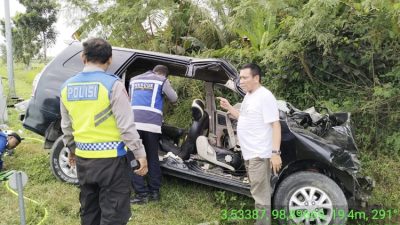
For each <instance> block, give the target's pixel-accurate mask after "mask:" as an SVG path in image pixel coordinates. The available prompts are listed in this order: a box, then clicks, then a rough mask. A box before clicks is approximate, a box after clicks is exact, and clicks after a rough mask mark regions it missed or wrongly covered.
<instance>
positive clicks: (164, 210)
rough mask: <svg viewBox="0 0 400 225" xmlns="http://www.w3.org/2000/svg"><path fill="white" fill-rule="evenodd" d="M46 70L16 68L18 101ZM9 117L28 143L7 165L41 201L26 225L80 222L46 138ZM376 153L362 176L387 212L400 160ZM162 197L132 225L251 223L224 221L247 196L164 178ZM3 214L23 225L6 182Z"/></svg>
mask: <svg viewBox="0 0 400 225" xmlns="http://www.w3.org/2000/svg"><path fill="white" fill-rule="evenodd" d="M42 67H43V65H42V64H33V66H32V69H31V70H29V71H25V70H24V67H23V66H21V65H19V64H17V65H16V66H15V84H16V92H17V96H18V97H22V98H29V96H30V95H31V92H32V80H33V78H34V76H35V75H36V74H37V73H38V72H39V71H40V70H41V68H42ZM0 75H1V76H2V77H6V76H7V73H6V70H5V65H3V64H0ZM7 85H8V83H7V80H3V86H4V88H5V93H7V91H8V87H7ZM8 113H9V122H8V126H9V127H10V129H12V130H16V131H18V130H21V131H22V132H23V136H24V137H26V138H27V139H26V140H25V141H24V142H23V143H22V144H21V145H20V146H18V148H17V151H16V152H15V154H14V155H12V156H5V157H3V160H4V161H5V167H6V168H7V169H13V170H21V171H24V172H26V173H27V174H28V176H29V182H28V184H27V186H26V187H25V189H24V195H25V196H27V197H29V198H32V199H34V200H36V201H38V202H39V203H40V205H35V204H33V203H31V202H29V201H27V200H25V206H26V213H27V224H31V225H36V224H38V223H39V222H40V221H42V220H43V218H44V216H45V209H46V210H47V212H48V214H47V218H46V219H45V221H44V222H43V223H42V224H41V225H70V224H71V225H72V224H79V213H78V211H79V202H78V192H79V190H78V188H77V187H76V186H73V185H68V184H65V183H62V182H59V181H58V180H56V179H55V177H54V176H53V175H52V173H51V170H50V165H49V159H48V158H49V153H48V151H46V150H43V147H42V143H40V140H42V137H41V136H38V135H36V134H34V133H32V132H29V131H28V130H25V129H23V128H22V125H21V122H20V121H18V115H17V113H16V111H15V109H12V108H11V109H9V110H8ZM28 138H29V139H28ZM375 155H376V154H367V153H365V152H362V157H361V159H362V162H363V168H364V170H363V173H364V174H365V175H369V176H371V177H373V178H374V179H375V180H376V182H377V183H376V184H377V186H376V188H375V190H374V192H373V196H372V198H371V200H370V203H371V204H379V205H382V206H383V207H385V209H400V189H399V184H400V177H399V174H400V167H399V165H400V164H399V159H398V158H396V157H391V156H381V155H379V157H376V156H375ZM161 194H162V201H161V202H160V203H151V204H148V205H145V206H133V207H132V211H133V214H134V216H133V219H132V220H131V221H130V222H129V224H130V225H133V224H138V225H155V224H163V225H164V224H165V225H168V224H171V225H179V224H182V225H186V224H199V223H207V222H212V223H210V224H216V223H219V224H236V225H242V224H243V225H244V224H252V222H253V221H245V220H242V221H231V222H227V221H221V220H220V217H221V211H222V210H223V209H241V208H243V209H252V204H253V203H252V199H250V198H248V197H245V196H241V195H237V194H233V193H230V192H223V191H221V190H218V189H215V188H210V187H207V186H203V185H198V184H195V183H191V182H187V181H183V180H180V179H175V178H171V177H164V178H163V187H162V190H161ZM0 212H1V213H0V225H14V224H19V217H18V215H19V214H18V212H19V211H18V202H17V198H16V196H14V195H13V194H11V193H10V192H9V191H8V190H7V189H6V187H5V186H4V183H1V184H0ZM215 222H216V223H215Z"/></svg>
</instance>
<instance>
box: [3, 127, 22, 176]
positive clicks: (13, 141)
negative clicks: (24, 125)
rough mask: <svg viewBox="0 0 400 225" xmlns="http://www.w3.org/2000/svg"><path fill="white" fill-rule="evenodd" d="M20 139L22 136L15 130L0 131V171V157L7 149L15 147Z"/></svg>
mask: <svg viewBox="0 0 400 225" xmlns="http://www.w3.org/2000/svg"><path fill="white" fill-rule="evenodd" d="M21 141H22V138H21V137H20V136H19V135H18V134H17V133H15V132H11V133H9V134H6V133H4V132H2V131H0V171H1V170H2V169H3V161H2V160H1V157H2V156H3V154H4V153H5V151H6V150H7V149H13V148H15V147H17V146H18V145H19V144H20V143H21Z"/></svg>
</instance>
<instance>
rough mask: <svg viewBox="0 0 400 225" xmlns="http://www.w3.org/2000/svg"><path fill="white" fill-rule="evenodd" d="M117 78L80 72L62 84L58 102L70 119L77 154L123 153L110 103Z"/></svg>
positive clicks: (121, 154)
mask: <svg viewBox="0 0 400 225" xmlns="http://www.w3.org/2000/svg"><path fill="white" fill-rule="evenodd" d="M118 79H119V78H118V77H117V76H115V75H110V74H106V73H104V72H99V71H95V72H81V73H79V74H77V75H75V76H74V77H71V78H70V79H68V80H67V81H66V82H65V83H64V84H63V86H62V89H61V101H62V102H63V104H64V106H65V107H66V109H67V110H68V114H69V115H70V118H71V121H72V128H73V136H74V141H75V143H76V150H75V154H76V155H77V156H79V157H82V158H113V157H117V156H123V155H125V154H126V149H125V144H124V143H123V142H122V141H121V134H120V131H119V129H118V127H117V121H116V119H115V117H114V115H113V113H112V110H111V104H110V98H111V90H112V87H113V85H114V83H115V81H117V80H118Z"/></svg>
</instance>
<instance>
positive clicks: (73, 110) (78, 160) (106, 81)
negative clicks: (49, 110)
mask: <svg viewBox="0 0 400 225" xmlns="http://www.w3.org/2000/svg"><path fill="white" fill-rule="evenodd" d="M111 58H112V48H111V45H110V44H109V43H108V42H107V41H105V40H103V39H100V38H93V39H90V40H88V41H86V42H84V43H83V52H82V60H83V63H84V65H85V66H84V68H83V71H82V72H80V73H78V74H76V75H75V76H73V77H72V78H70V79H68V80H67V81H66V82H65V83H64V84H63V86H62V88H61V104H60V110H61V116H62V119H61V128H62V130H63V133H64V137H63V141H64V144H65V145H66V146H67V147H68V148H69V150H70V152H71V153H70V154H69V159H70V164H71V165H72V166H74V165H76V168H77V174H78V179H79V186H80V190H81V192H80V196H79V200H80V203H81V209H80V216H81V224H82V225H100V224H101V225H124V224H126V223H127V222H128V220H129V217H130V216H131V210H130V203H129V196H130V179H129V170H130V167H129V165H128V162H127V158H126V153H127V150H126V149H127V148H126V147H128V148H129V149H130V150H131V151H132V152H133V154H134V155H135V157H136V159H137V160H138V161H139V163H140V168H139V169H137V170H136V171H135V173H136V174H138V175H140V176H143V175H145V174H146V173H147V160H146V152H145V151H144V147H143V145H142V142H141V139H140V137H139V134H138V133H137V130H136V128H135V125H134V122H133V115H132V113H131V112H130V110H127V108H129V107H130V105H129V97H128V94H127V92H126V90H125V87H124V84H123V83H122V82H121V81H120V80H119V78H118V77H117V76H115V75H111V74H107V73H105V71H106V70H107V68H108V67H109V65H110V64H111ZM75 155H76V157H75Z"/></svg>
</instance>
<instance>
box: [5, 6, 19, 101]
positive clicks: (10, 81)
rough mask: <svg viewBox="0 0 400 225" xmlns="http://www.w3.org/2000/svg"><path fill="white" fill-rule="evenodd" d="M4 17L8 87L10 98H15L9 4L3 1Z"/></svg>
mask: <svg viewBox="0 0 400 225" xmlns="http://www.w3.org/2000/svg"><path fill="white" fill-rule="evenodd" d="M4 16H5V18H4V19H5V23H6V42H7V72H8V86H9V87H10V92H9V93H10V96H9V97H10V98H12V99H15V98H17V96H16V94H15V84H14V64H13V52H12V35H11V22H10V21H11V19H10V2H9V0H4Z"/></svg>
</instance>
